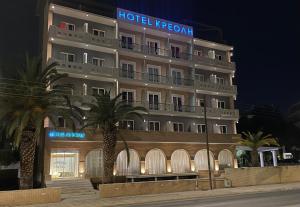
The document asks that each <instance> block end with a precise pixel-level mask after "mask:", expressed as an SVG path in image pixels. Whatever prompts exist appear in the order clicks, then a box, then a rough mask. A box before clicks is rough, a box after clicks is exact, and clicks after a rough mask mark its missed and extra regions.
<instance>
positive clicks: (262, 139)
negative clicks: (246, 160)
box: [238, 131, 279, 167]
mask: <svg viewBox="0 0 300 207" xmlns="http://www.w3.org/2000/svg"><path fill="white" fill-rule="evenodd" d="M242 134H243V137H242V138H240V139H239V141H238V144H239V145H242V146H246V147H250V148H251V149H252V151H251V163H252V166H255V167H256V166H259V162H258V151H257V150H258V148H259V147H263V146H270V145H274V146H279V144H278V141H277V139H276V138H273V137H272V135H271V134H268V135H265V136H264V135H263V134H264V133H263V132H262V131H258V132H257V133H251V132H249V131H247V132H242Z"/></svg>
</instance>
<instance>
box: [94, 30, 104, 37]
mask: <svg viewBox="0 0 300 207" xmlns="http://www.w3.org/2000/svg"><path fill="white" fill-rule="evenodd" d="M93 35H95V36H98V37H105V31H103V30H99V29H93Z"/></svg>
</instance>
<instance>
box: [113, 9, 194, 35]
mask: <svg viewBox="0 0 300 207" xmlns="http://www.w3.org/2000/svg"><path fill="white" fill-rule="evenodd" d="M117 19H118V20H121V21H125V22H128V23H133V24H136V25H140V26H143V27H148V28H152V29H158V30H161V31H164V32H168V33H174V34H179V35H184V36H190V37H193V27H191V26H187V25H183V24H178V23H175V22H171V21H167V20H164V19H159V18H156V17H151V16H147V15H144V14H139V13H136V12H132V11H128V10H125V9H120V8H118V10H117Z"/></svg>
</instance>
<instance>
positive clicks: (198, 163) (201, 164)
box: [194, 149, 215, 172]
mask: <svg viewBox="0 0 300 207" xmlns="http://www.w3.org/2000/svg"><path fill="white" fill-rule="evenodd" d="M194 161H195V169H196V172H197V171H198V170H208V162H207V150H206V149H203V150H199V151H198V152H197V153H196V155H195V157H194ZM209 161H210V169H211V170H214V169H215V160H214V154H213V153H212V152H211V151H209Z"/></svg>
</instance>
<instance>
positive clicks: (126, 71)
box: [120, 63, 134, 79]
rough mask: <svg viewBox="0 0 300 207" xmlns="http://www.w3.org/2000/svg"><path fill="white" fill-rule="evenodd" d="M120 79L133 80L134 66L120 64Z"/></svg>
mask: <svg viewBox="0 0 300 207" xmlns="http://www.w3.org/2000/svg"><path fill="white" fill-rule="evenodd" d="M120 75H121V77H124V78H129V79H134V65H133V64H131V63H122V68H121V74H120Z"/></svg>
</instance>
